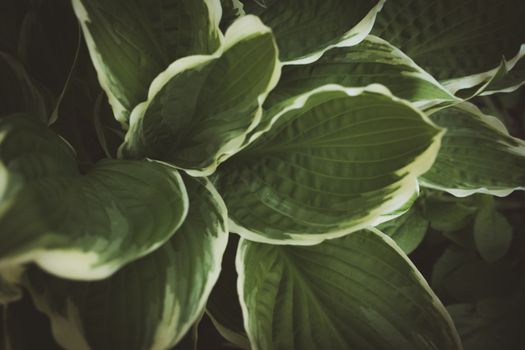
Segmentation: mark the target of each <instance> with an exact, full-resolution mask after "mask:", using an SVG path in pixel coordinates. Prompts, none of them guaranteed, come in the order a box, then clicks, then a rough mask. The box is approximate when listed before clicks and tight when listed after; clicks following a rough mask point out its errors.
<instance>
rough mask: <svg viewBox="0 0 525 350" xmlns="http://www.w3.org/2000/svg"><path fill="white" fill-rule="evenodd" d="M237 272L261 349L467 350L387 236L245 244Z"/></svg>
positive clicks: (247, 315) (251, 329) (372, 234)
mask: <svg viewBox="0 0 525 350" xmlns="http://www.w3.org/2000/svg"><path fill="white" fill-rule="evenodd" d="M237 271H238V273H239V281H238V289H239V293H240V295H241V302H242V307H243V315H244V320H245V321H244V322H245V323H244V324H245V328H246V330H247V332H248V335H249V338H250V341H251V343H252V346H253V348H254V349H265V350H270V349H286V350H292V349H302V350H307V349H378V350H379V349H385V350H387V349H388V350H391V349H393V348H395V349H406V350H410V349H414V350H415V349H417V350H423V349H451V350H452V349H461V345H460V343H459V338H458V336H457V334H456V331H455V329H454V326H453V324H452V321H451V319H450V317H449V316H448V313H447V312H446V310H445V308H444V307H443V305H442V304H441V302H440V301H439V299H438V298H437V297H436V296H435V295H434V293H433V292H432V290H431V289H430V287H429V286H428V284H427V283H426V281H425V280H424V278H423V276H421V274H420V273H419V272H418V270H417V269H416V268H415V266H414V265H413V264H412V263H411V262H410V260H408V258H407V257H406V255H405V254H404V253H403V252H402V251H401V250H400V249H399V248H398V247H397V246H396V244H395V243H394V242H393V241H392V240H391V239H390V238H388V236H386V235H384V234H382V233H380V232H376V231H374V232H370V231H359V232H355V233H353V234H351V235H348V236H346V237H343V238H340V239H335V240H327V241H325V242H323V243H322V244H320V245H316V246H308V247H296V246H272V245H266V244H260V243H253V242H250V241H246V240H241V242H240V246H239V252H238V257H237Z"/></svg>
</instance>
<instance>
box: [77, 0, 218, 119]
mask: <svg viewBox="0 0 525 350" xmlns="http://www.w3.org/2000/svg"><path fill="white" fill-rule="evenodd" d="M73 8H74V10H75V14H76V16H77V17H78V19H79V21H80V24H81V25H82V30H83V33H84V37H85V38H86V43H87V46H88V48H89V53H90V55H91V59H92V61H93V64H94V66H95V68H96V70H97V73H98V79H99V81H100V84H101V85H102V87H103V89H104V90H105V91H106V93H107V94H108V98H109V102H110V104H111V106H112V107H113V111H114V113H115V116H116V117H117V119H118V120H119V121H121V122H123V123H126V122H127V121H128V117H129V113H130V112H131V110H132V109H133V108H134V107H135V106H136V105H137V104H138V103H140V102H142V101H144V100H145V99H146V98H147V93H148V86H149V84H150V83H151V81H152V80H153V79H154V78H155V77H156V76H157V75H158V74H159V73H160V72H161V71H163V70H164V69H166V67H167V66H168V65H169V64H170V63H171V62H173V61H174V60H176V59H178V58H181V57H184V56H188V55H196V54H209V53H212V52H213V51H215V50H216V49H217V48H218V47H219V44H220V39H221V33H220V31H219V21H220V18H221V6H220V1H219V0H167V1H165V0H153V1H151V0H138V1H127V0H116V1H115V0H111V1H107V0H73Z"/></svg>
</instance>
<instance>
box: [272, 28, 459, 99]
mask: <svg viewBox="0 0 525 350" xmlns="http://www.w3.org/2000/svg"><path fill="white" fill-rule="evenodd" d="M372 83H379V84H383V85H385V86H386V87H387V88H388V89H389V90H390V91H392V93H393V94H394V95H396V96H398V97H401V98H404V99H407V100H410V101H428V100H432V101H449V102H453V101H455V100H456V98H455V97H454V96H452V95H451V94H450V93H449V92H448V91H447V90H445V88H443V87H442V86H441V85H440V84H439V83H438V82H437V81H436V80H435V79H434V78H432V77H431V76H430V75H429V74H428V73H426V72H425V71H423V70H422V69H421V68H420V67H419V66H417V65H416V64H415V63H414V61H412V60H411V59H410V58H409V57H408V56H407V55H405V54H404V53H403V52H401V51H400V50H399V49H397V48H395V47H394V46H392V45H390V44H389V43H388V42H386V41H384V40H382V39H380V38H378V37H375V36H373V35H369V36H367V37H366V38H365V39H364V40H363V41H362V42H361V43H359V44H358V45H355V46H351V47H340V48H333V49H331V50H328V51H327V52H325V53H324V54H323V56H322V57H321V58H320V59H319V60H317V61H316V62H313V63H311V64H309V65H297V66H285V67H283V72H282V76H281V79H280V80H279V84H278V85H277V87H276V88H275V89H274V90H273V91H272V93H271V94H270V96H269V97H268V100H267V102H266V105H268V106H272V105H275V104H276V103H278V102H281V101H283V100H286V99H287V98H290V97H294V96H296V95H299V94H301V93H305V92H307V91H309V90H311V89H313V88H317V87H319V86H321V85H325V84H339V85H343V86H348V87H358V86H366V85H369V84H372Z"/></svg>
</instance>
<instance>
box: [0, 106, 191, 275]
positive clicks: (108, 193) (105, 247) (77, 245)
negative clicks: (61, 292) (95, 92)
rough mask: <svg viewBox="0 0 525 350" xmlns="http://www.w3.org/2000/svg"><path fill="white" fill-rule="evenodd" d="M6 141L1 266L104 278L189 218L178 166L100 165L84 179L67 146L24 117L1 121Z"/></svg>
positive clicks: (1, 148)
mask: <svg viewBox="0 0 525 350" xmlns="http://www.w3.org/2000/svg"><path fill="white" fill-rule="evenodd" d="M0 135H1V139H0V161H1V163H0V172H1V176H0V240H1V241H2V245H1V246H0V267H4V266H12V265H17V264H20V263H24V262H28V261H34V262H36V263H37V264H39V265H40V266H41V267H42V268H44V269H46V270H47V271H49V272H51V273H53V274H56V275H59V276H63V277H68V278H73V279H97V278H105V277H107V276H109V275H111V274H112V273H113V272H115V271H116V270H117V269H118V268H120V267H121V266H123V265H124V264H126V263H128V262H130V261H132V260H135V259H137V258H139V257H141V256H143V255H145V254H148V253H149V252H151V251H153V250H155V249H156V248H158V247H159V246H160V245H162V243H164V242H165V241H166V240H168V239H169V238H170V237H171V235H173V234H174V233H175V231H176V230H177V228H178V227H179V226H180V225H181V223H182V221H183V220H184V217H185V216H186V212H187V207H188V199H187V194H186V190H185V189H184V184H183V182H182V179H181V177H180V175H179V174H178V173H177V170H175V169H173V168H172V167H169V166H167V165H164V164H161V163H158V162H147V161H129V160H102V161H100V162H99V163H97V164H96V165H94V166H93V167H92V169H91V170H89V171H88V172H87V173H86V174H81V173H80V171H79V169H78V166H77V164H76V159H75V155H74V152H73V150H72V149H71V148H70V147H69V145H68V144H67V143H65V141H64V140H63V139H61V138H60V137H59V136H58V135H56V134H55V133H53V132H52V131H51V130H49V129H47V128H46V126H45V125H44V124H41V123H40V122H38V121H36V120H32V119H29V118H27V117H25V116H23V115H12V116H9V117H6V118H3V119H0Z"/></svg>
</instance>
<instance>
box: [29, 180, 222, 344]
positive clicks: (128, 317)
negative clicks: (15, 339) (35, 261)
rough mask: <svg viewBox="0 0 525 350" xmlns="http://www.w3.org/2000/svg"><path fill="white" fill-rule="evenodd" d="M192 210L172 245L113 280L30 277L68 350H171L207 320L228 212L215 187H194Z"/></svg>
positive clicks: (37, 273) (191, 187) (36, 295)
mask: <svg viewBox="0 0 525 350" xmlns="http://www.w3.org/2000/svg"><path fill="white" fill-rule="evenodd" d="M186 185H187V188H188V192H189V194H190V197H191V206H190V210H189V212H188V216H187V218H186V220H185V221H184V224H183V225H182V227H181V228H180V229H179V232H177V234H176V235H174V236H173V237H172V238H171V239H170V240H169V241H168V242H166V243H165V244H164V245H163V246H162V247H160V248H159V249H158V250H156V251H155V252H153V253H151V254H150V255H148V256H146V257H143V258H141V259H139V260H137V261H134V262H132V263H130V264H128V265H126V266H125V267H124V268H122V269H121V270H119V271H118V272H116V273H115V274H114V275H113V276H111V277H110V278H108V279H106V280H102V281H95V282H76V281H68V280H62V279H59V278H56V277H53V276H51V275H48V274H46V273H44V272H42V271H40V270H37V269H31V270H29V271H28V277H27V284H28V287H29V289H30V292H31V295H32V296H33V298H34V301H35V303H36V305H37V307H38V308H39V309H40V310H41V311H43V312H44V313H46V314H47V315H48V316H49V317H50V320H51V323H52V326H53V333H54V335H55V338H56V339H57V341H58V342H59V343H60V344H61V345H62V346H63V347H64V348H66V349H74V350H77V349H89V348H90V349H96V350H99V349H100V350H104V349H108V350H112V349H129V350H133V349H169V348H170V347H171V346H173V345H174V344H175V343H177V342H178V341H179V340H180V339H181V338H182V337H183V335H184V334H185V333H186V332H187V331H188V329H189V328H190V327H191V325H192V324H193V323H194V322H195V321H196V320H197V319H198V318H199V317H200V316H201V314H202V312H203V309H204V306H205V303H206V300H207V298H208V296H209V294H210V292H211V289H212V287H213V285H214V284H215V282H216V281H217V278H218V276H219V272H220V268H221V259H222V254H223V252H224V250H225V248H226V243H227V240H228V236H227V233H228V230H227V227H226V224H227V222H226V209H225V207H224V203H223V202H222V200H221V199H220V197H219V195H218V194H217V193H216V191H215V190H214V189H213V188H212V187H211V185H210V184H209V183H208V184H206V183H200V182H198V181H196V180H191V179H187V181H186Z"/></svg>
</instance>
